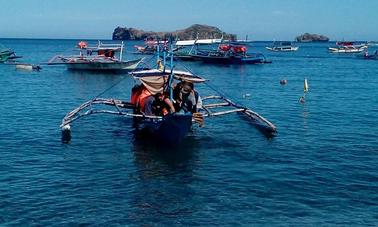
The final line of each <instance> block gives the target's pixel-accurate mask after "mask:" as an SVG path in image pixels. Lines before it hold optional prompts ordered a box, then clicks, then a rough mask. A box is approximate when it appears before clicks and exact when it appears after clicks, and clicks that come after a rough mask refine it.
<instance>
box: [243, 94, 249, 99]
mask: <svg viewBox="0 0 378 227" xmlns="http://www.w3.org/2000/svg"><path fill="white" fill-rule="evenodd" d="M249 97H251V94H249V93H247V94H244V95H243V98H249Z"/></svg>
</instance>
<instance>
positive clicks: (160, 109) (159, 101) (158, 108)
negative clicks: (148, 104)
mask: <svg viewBox="0 0 378 227" xmlns="http://www.w3.org/2000/svg"><path fill="white" fill-rule="evenodd" d="M154 98H155V99H154V101H153V103H152V112H153V114H154V115H156V116H165V115H167V114H169V113H174V112H175V107H174V106H173V103H172V102H171V100H170V99H169V98H168V94H167V93H166V92H161V93H157V94H155V95H154Z"/></svg>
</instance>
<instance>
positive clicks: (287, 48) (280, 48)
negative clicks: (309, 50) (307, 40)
mask: <svg viewBox="0 0 378 227" xmlns="http://www.w3.org/2000/svg"><path fill="white" fill-rule="evenodd" d="M266 49H267V50H270V51H275V52H291V51H297V50H298V49H299V47H266Z"/></svg>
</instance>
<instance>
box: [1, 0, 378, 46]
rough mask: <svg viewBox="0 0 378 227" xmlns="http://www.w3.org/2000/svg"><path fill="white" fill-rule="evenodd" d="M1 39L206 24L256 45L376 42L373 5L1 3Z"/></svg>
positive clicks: (347, 0) (150, 0)
mask: <svg viewBox="0 0 378 227" xmlns="http://www.w3.org/2000/svg"><path fill="white" fill-rule="evenodd" d="M0 3H1V4H0V6H1V8H0V38H78V39H111V36H112V32H113V30H114V28H116V27H117V26H121V27H134V28H139V29H143V30H151V31H174V30H177V29H183V28H186V27H188V26H190V25H192V24H207V25H212V26H216V27H218V28H220V29H221V30H223V31H225V32H227V33H234V34H237V35H238V38H245V36H246V35H248V37H249V39H252V40H293V39H294V37H295V36H297V35H300V34H302V33H304V32H310V33H317V34H323V35H326V36H328V37H330V38H331V39H332V40H342V39H344V40H378V1H375V0H341V1H340V0H316V1H311V0H195V1H192V0H139V1H134V0H92V1H89V0H0Z"/></svg>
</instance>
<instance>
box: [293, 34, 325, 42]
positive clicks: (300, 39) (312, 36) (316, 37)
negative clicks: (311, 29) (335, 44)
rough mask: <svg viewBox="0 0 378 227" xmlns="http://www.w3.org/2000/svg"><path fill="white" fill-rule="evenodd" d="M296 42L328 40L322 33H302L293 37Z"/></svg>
mask: <svg viewBox="0 0 378 227" xmlns="http://www.w3.org/2000/svg"><path fill="white" fill-rule="evenodd" d="M295 40H296V41H297V42H328V41H329V38H328V37H327V36H324V35H317V34H310V33H304V34H303V35H300V36H297V37H295Z"/></svg>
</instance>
